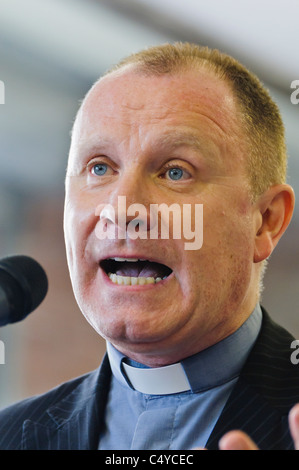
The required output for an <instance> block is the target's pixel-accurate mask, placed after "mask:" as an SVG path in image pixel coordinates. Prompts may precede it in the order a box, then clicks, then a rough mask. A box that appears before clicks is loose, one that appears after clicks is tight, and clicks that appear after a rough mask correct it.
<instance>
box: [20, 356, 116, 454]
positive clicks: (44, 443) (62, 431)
mask: <svg viewBox="0 0 299 470" xmlns="http://www.w3.org/2000/svg"><path fill="white" fill-rule="evenodd" d="M110 376H111V373H110V367H109V362H108V360H107V358H106V357H105V358H104V361H103V364H102V365H101V368H100V370H99V371H98V370H97V371H94V372H92V373H91V374H89V375H87V376H86V378H84V379H83V380H82V381H81V382H80V383H79V385H78V386H77V387H76V388H74V389H73V390H72V391H71V392H70V393H68V394H67V395H65V396H64V398H63V399H62V400H60V401H59V402H58V403H56V404H55V405H53V406H50V407H49V408H48V409H47V411H46V412H45V413H44V415H43V416H42V417H41V418H40V419H39V421H38V422H35V421H32V420H26V421H24V423H23V435H22V448H23V449H28V450H71V449H73V450H80V449H82V450H91V449H97V446H98V440H99V433H100V429H101V426H102V423H103V417H104V410H105V405H106V400H107V393H108V390H109V380H110Z"/></svg>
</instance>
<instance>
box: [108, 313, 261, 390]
mask: <svg viewBox="0 0 299 470" xmlns="http://www.w3.org/2000/svg"><path fill="white" fill-rule="evenodd" d="M261 321H262V312H261V308H260V306H259V304H258V305H257V306H256V308H255V309H254V311H253V313H252V314H251V315H250V317H249V318H248V319H247V320H246V322H245V323H243V325H242V326H241V327H240V328H239V329H238V330H237V331H236V332H235V333H233V334H232V335H230V336H228V337H227V338H225V339H224V340H222V341H220V342H219V343H217V344H215V345H213V346H211V347H210V348H207V349H206V350H204V351H201V352H199V353H198V354H195V355H194V356H191V357H189V358H186V359H184V360H182V362H180V363H177V364H171V365H169V366H164V367H155V368H149V367H146V366H144V365H142V364H138V363H134V361H131V360H130V359H128V358H126V357H125V356H124V355H123V354H122V353H120V352H119V351H118V350H117V349H115V347H114V346H113V345H112V344H110V343H109V342H107V353H108V357H109V361H110V365H111V369H112V373H113V375H114V377H115V378H116V379H117V380H118V381H119V382H120V383H122V384H123V385H124V386H126V387H130V388H132V389H134V390H136V391H138V392H141V393H144V394H148V395H169V394H174V393H181V392H186V391H188V390H191V391H192V392H194V393H196V392H199V391H203V390H208V389H210V388H213V387H216V386H219V385H221V384H223V383H225V382H227V381H228V380H231V379H232V378H234V377H237V376H238V375H239V373H240V370H241V368H242V367H243V365H244V363H245V361H246V359H247V356H248V354H249V352H250V350H251V348H252V346H253V344H254V342H255V340H256V338H257V335H258V333H259V331H260V327H261Z"/></svg>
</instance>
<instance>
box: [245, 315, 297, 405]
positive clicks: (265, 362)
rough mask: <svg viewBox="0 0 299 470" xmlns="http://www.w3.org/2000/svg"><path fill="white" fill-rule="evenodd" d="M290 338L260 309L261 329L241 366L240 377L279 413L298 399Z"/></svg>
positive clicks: (286, 332) (290, 336)
mask: <svg viewBox="0 0 299 470" xmlns="http://www.w3.org/2000/svg"><path fill="white" fill-rule="evenodd" d="M294 339H295V338H294V336H293V335H292V334H291V333H289V332H288V331H287V330H286V329H285V328H283V327H282V326H280V325H278V324H277V323H276V322H274V321H273V320H272V319H271V318H270V316H269V315H268V313H267V312H266V311H265V309H263V323H262V327H261V331H260V334H259V337H258V339H257V341H256V344H255V346H254V347H253V350H252V352H251V353H250V356H249V358H248V361H247V364H246V365H245V367H244V370H243V377H244V378H246V380H247V381H249V382H250V383H251V385H253V386H254V387H255V388H256V389H257V390H259V392H260V393H262V394H263V395H264V397H266V398H267V400H268V401H269V402H271V403H272V405H273V406H275V407H276V408H279V409H280V410H281V412H283V413H287V412H288V410H289V409H290V407H291V406H293V405H294V404H295V403H297V402H298V401H299V364H298V365H297V363H295V361H292V354H293V352H294V350H293V349H292V344H293V341H294ZM298 355H299V354H298Z"/></svg>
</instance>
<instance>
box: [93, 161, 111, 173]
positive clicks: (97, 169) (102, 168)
mask: <svg viewBox="0 0 299 470" xmlns="http://www.w3.org/2000/svg"><path fill="white" fill-rule="evenodd" d="M107 169H108V167H107V165H106V164H105V163H97V164H96V165H94V166H93V167H92V172H93V173H94V174H95V175H97V176H103V175H104V174H105V173H106V171H107Z"/></svg>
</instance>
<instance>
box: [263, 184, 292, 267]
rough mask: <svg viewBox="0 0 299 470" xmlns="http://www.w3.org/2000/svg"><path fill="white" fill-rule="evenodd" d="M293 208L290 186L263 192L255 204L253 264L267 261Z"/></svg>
mask: <svg viewBox="0 0 299 470" xmlns="http://www.w3.org/2000/svg"><path fill="white" fill-rule="evenodd" d="M294 206H295V195H294V191H293V189H292V187H291V186H289V185H287V184H279V185H275V186H272V187H271V188H270V189H268V190H267V191H265V193H263V194H262V195H261V196H260V198H259V199H258V201H257V202H256V215H257V217H256V235H255V250H254V262H255V263H259V262H260V261H263V260H265V259H267V258H268V257H269V256H270V255H271V253H272V251H273V250H274V248H275V246H276V245H277V243H278V241H279V240H280V238H281V237H282V235H283V234H284V232H285V230H286V229H287V227H288V225H289V223H290V221H291V218H292V215H293V211H294Z"/></svg>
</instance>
